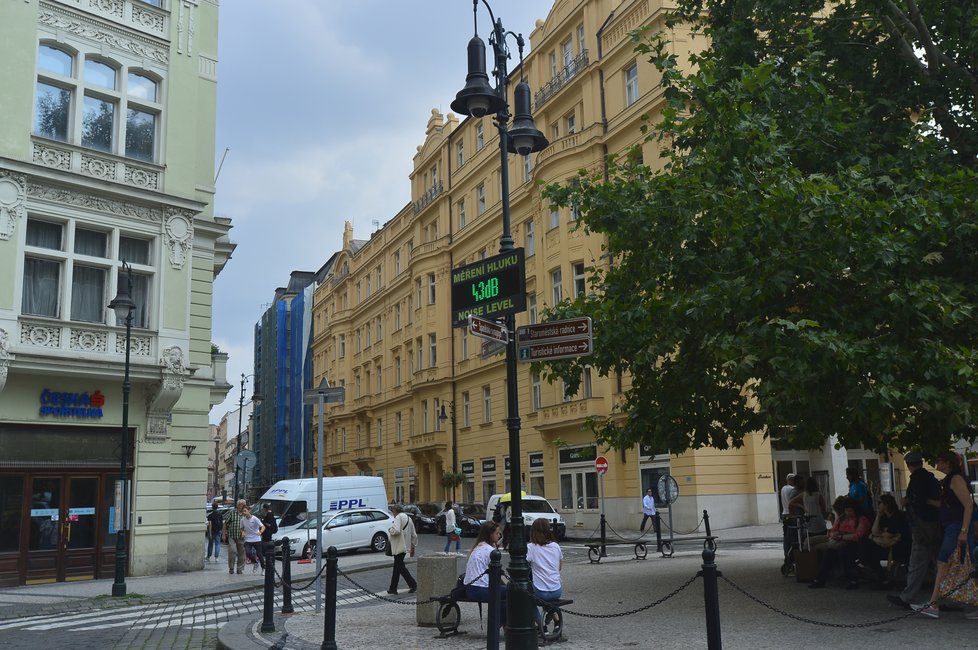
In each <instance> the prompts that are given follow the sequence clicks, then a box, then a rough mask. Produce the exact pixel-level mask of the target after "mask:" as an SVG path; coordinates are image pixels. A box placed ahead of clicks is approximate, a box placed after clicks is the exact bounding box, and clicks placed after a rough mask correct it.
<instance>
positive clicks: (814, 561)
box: [794, 549, 818, 582]
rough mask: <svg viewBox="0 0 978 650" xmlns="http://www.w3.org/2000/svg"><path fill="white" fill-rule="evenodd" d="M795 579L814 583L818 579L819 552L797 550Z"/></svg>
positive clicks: (795, 552)
mask: <svg viewBox="0 0 978 650" xmlns="http://www.w3.org/2000/svg"><path fill="white" fill-rule="evenodd" d="M794 554H795V578H796V579H797V580H798V582H812V581H814V580H815V578H817V577H818V551H814V550H807V551H805V550H802V549H795V551H794Z"/></svg>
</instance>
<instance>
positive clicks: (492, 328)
mask: <svg viewBox="0 0 978 650" xmlns="http://www.w3.org/2000/svg"><path fill="white" fill-rule="evenodd" d="M469 331H470V332H472V333H473V334H475V335H476V336H481V337H482V338H484V339H489V340H492V341H499V342H500V343H506V342H507V341H509V337H508V336H507V335H506V326H505V325H500V324H499V323H496V322H493V321H491V320H485V319H482V318H479V317H477V316H469Z"/></svg>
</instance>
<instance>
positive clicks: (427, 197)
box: [414, 181, 444, 214]
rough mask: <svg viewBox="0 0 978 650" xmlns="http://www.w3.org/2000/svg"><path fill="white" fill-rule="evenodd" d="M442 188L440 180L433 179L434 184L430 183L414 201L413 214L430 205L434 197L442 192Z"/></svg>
mask: <svg viewBox="0 0 978 650" xmlns="http://www.w3.org/2000/svg"><path fill="white" fill-rule="evenodd" d="M443 189H444V186H443V185H442V183H441V181H435V184H434V185H432V186H431V187H430V188H429V189H428V191H427V192H425V193H424V194H422V195H421V198H419V199H418V200H417V201H415V202H414V214H418V213H419V212H421V211H422V210H424V209H425V208H427V207H428V206H429V205H431V203H432V202H434V200H435V198H436V197H437V196H438V195H439V194H441V193H442V191H443Z"/></svg>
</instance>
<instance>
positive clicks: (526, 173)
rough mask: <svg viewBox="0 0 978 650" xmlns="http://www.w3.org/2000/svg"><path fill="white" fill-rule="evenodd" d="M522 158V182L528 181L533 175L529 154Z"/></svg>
mask: <svg viewBox="0 0 978 650" xmlns="http://www.w3.org/2000/svg"><path fill="white" fill-rule="evenodd" d="M522 158H523V182H524V183H525V182H527V181H528V180H530V177H531V176H532V175H533V157H532V156H531V155H530V154H526V155H525V156H523V157H522Z"/></svg>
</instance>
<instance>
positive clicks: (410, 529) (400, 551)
mask: <svg viewBox="0 0 978 650" xmlns="http://www.w3.org/2000/svg"><path fill="white" fill-rule="evenodd" d="M391 512H393V513H394V524H393V525H392V526H391V527H390V529H389V530H388V531H387V532H388V538H389V539H388V543H389V544H390V545H391V554H393V556H394V572H393V573H392V574H391V586H390V589H388V590H387V593H389V594H391V595H397V585H398V583H400V581H401V576H404V582H406V583H407V586H408V592H410V593H412V594H413V593H414V592H415V590H417V588H418V583H417V582H416V581H415V579H414V577H413V576H412V575H411V572H410V571H408V570H407V567H406V566H404V556H405V555H407V554H408V552H409V551H410V553H411V557H414V550H415V548H416V547H417V546H418V533H417V532H416V531H415V530H414V522H412V521H411V518H410V517H408V516H407V515H406V514H404V509H403V508H401V506H400V505H398V504H396V503H395V504H394V505H392V506H391Z"/></svg>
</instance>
